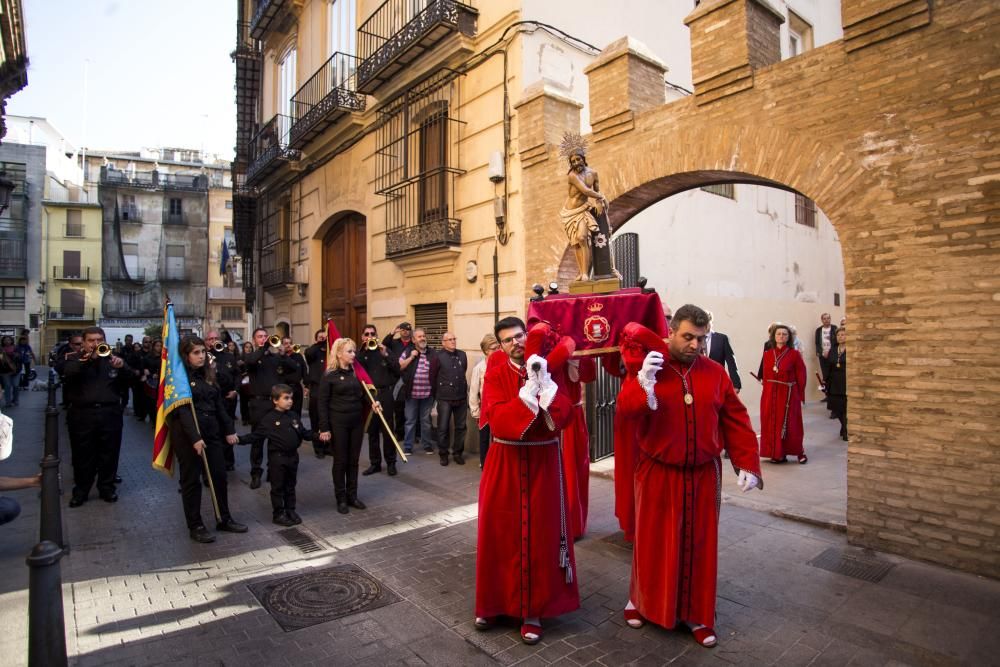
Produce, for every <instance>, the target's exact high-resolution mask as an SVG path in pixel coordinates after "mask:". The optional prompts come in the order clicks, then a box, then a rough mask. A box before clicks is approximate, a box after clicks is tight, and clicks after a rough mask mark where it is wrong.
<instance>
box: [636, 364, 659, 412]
mask: <svg viewBox="0 0 1000 667" xmlns="http://www.w3.org/2000/svg"><path fill="white" fill-rule="evenodd" d="M662 369H663V354H662V353H661V352H657V351H655V350H652V351H650V352H649V353H648V354H647V355H646V358H645V359H644V360H643V362H642V368H640V369H639V373H638V375H637V376H636V379H637V380H638V381H639V386H640V387H642V388H643V389H644V390H646V404H647V405H648V406H649V409H650V410H655V409H656V393H655V392H654V391H653V387H654V385H655V384H656V374H657V373H659V372H660V371H661V370H662Z"/></svg>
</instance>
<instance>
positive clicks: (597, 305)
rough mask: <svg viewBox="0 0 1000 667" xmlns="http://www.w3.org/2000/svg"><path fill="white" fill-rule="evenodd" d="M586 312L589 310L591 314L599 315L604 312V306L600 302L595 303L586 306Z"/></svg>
mask: <svg viewBox="0 0 1000 667" xmlns="http://www.w3.org/2000/svg"><path fill="white" fill-rule="evenodd" d="M587 310H589V311H590V312H592V313H599V312H601V311H602V310H604V304H603V303H601V302H600V301H595V302H594V303H592V304H590V305H589V306H587Z"/></svg>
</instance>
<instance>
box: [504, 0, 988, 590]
mask: <svg viewBox="0 0 1000 667" xmlns="http://www.w3.org/2000/svg"><path fill="white" fill-rule="evenodd" d="M747 2H749V0H738V1H734V2H718V3H703V4H702V7H700V8H699V9H697V10H695V12H693V13H692V15H691V16H689V19H688V21H689V25H690V27H691V31H692V58H693V67H694V72H695V85H696V93H697V94H696V95H695V96H692V97H688V98H685V99H683V100H679V101H677V102H674V103H672V104H669V105H664V106H658V107H656V108H654V109H648V110H645V111H638V112H635V113H634V117H633V121H632V123H631V126H630V127H627V128H624V129H621V131H618V132H617V133H616V134H614V135H613V136H607V137H603V138H601V140H600V141H594V142H593V146H592V150H591V153H590V155H589V156H588V159H589V162H590V164H591V165H592V166H594V167H595V168H596V169H597V170H598V171H599V173H600V180H601V184H602V188H603V189H604V191H605V192H607V193H608V194H609V198H610V199H611V200H612V204H611V206H612V208H611V218H612V221H613V224H614V225H615V226H619V225H620V224H622V223H623V222H624V221H625V220H627V219H628V218H629V217H630V216H631V215H632V214H633V213H634V212H635V211H638V210H641V209H642V208H644V207H645V206H648V205H649V204H651V203H653V202H655V201H657V200H659V199H661V198H663V197H665V196H669V195H670V194H673V193H674V192H678V191H680V190H682V189H685V188H686V187H690V186H691V184H692V183H695V184H697V182H698V180H699V179H701V180H708V178H709V177H710V176H718V175H719V174H730V175H733V176H734V177H739V178H741V179H743V180H747V181H751V182H758V183H764V184H767V183H778V184H783V185H785V186H790V187H792V188H795V189H796V190H798V191H800V192H802V193H804V194H806V195H807V196H809V197H811V198H813V199H814V200H816V202H817V203H818V205H819V206H820V207H821V208H822V209H823V210H824V211H825V212H826V213H827V215H828V216H829V217H830V219H831V220H832V222H833V224H834V225H835V226H836V228H837V231H838V233H839V236H840V241H841V243H842V247H843V252H844V265H845V275H846V282H847V313H848V315H847V318H848V322H849V325H848V329H849V340H850V346H851V365H850V374H849V378H848V381H849V397H850V408H849V413H850V414H849V419H850V422H851V432H852V437H851V443H850V445H849V455H848V509H847V520H848V535H849V537H850V540H851V541H852V542H853V543H854V544H858V545H864V546H870V547H874V548H878V549H883V550H887V551H895V552H898V553H903V554H906V555H907V556H910V557H915V558H922V559H925V560H929V561H934V562H938V563H943V564H945V565H949V566H953V567H958V568H961V569H965V570H968V571H971V572H977V573H982V574H986V575H990V576H994V577H997V576H1000V539H998V531H1000V440H998V436H997V435H996V434H997V433H1000V408H998V406H1000V357H998V356H997V355H996V353H995V347H996V345H997V343H998V342H1000V144H998V137H1000V113H998V112H997V109H998V108H1000V107H998V101H1000V67H998V61H997V54H996V44H997V43H1000V6H997V5H996V4H995V3H982V2H977V1H975V0H964V1H962V0H955V1H953V2H949V3H937V4H936V6H935V11H934V14H933V17H930V16H929V14H928V13H926V12H924V11H923V10H924V9H926V3H923V2H909V3H902V2H892V1H891V0H884V2H882V3H881V4H880V7H881V6H882V5H885V6H886V7H888V9H887V10H886V9H884V8H883V10H881V12H875V13H871V12H868V11H867V10H866V9H865V7H867V6H870V5H872V4H873V3H872V2H871V1H870V0H869V1H862V0H843V5H844V11H843V15H844V16H845V40H847V41H840V42H835V43H832V44H828V45H826V46H823V47H821V48H819V49H815V50H813V51H810V52H808V53H806V54H804V55H802V56H799V57H797V58H794V59H790V60H787V61H784V62H781V63H777V64H775V65H772V66H770V67H766V68H762V69H757V70H756V71H753V72H752V75H748V76H746V77H744V78H743V83H742V84H741V85H740V86H736V87H733V86H727V87H725V90H724V94H720V88H719V86H714V87H712V86H710V87H707V88H706V87H705V85H704V84H705V82H706V81H711V80H712V79H713V78H717V77H719V76H720V72H724V71H725V69H726V67H727V65H726V60H725V59H726V58H730V61H731V60H732V58H734V57H739V58H742V57H744V54H745V53H746V49H747V44H748V41H747V35H746V34H741V33H740V31H735V32H734V31H733V30H732V29H731V26H729V24H728V23H727V24H726V26H722V27H719V26H717V27H716V29H715V30H714V31H708V30H707V29H706V26H705V25H704V24H702V23H701V21H700V20H699V19H698V16H701V17H704V18H703V19H702V20H707V21H715V22H716V23H717V22H718V20H719V19H720V18H721V19H726V17H727V16H728V13H732V14H733V16H734V17H736V16H738V14H739V12H745V11H746V3H747ZM706 4H708V5H709V6H708V7H707V8H706V7H705V5H706ZM715 5H719V8H716V9H714V10H713V9H712V8H713V6H715ZM886 12H888V13H886ZM696 15H697V16H696ZM846 17H851V20H853V21H855V24H856V25H855V27H854V28H853V31H854V32H853V33H851V36H850V39H848V37H847V35H848V32H849V31H848V30H847V27H848V26H847V25H846V21H847V19H846ZM692 18H694V20H692ZM746 25H747V23H746V22H745V21H744V22H743V23H742V26H744V27H743V28H741V29H740V30H741V31H745V29H746V28H745V26H746ZM713 35H714V36H713ZM716 40H718V41H716ZM731 40H736V41H735V42H732V41H731ZM727 54H728V55H727ZM706 58H707V59H714V60H712V62H710V63H708V64H706V62H705V59H706ZM747 62H749V61H747ZM747 66H748V67H749V64H748V65H747ZM699 81H700V82H701V83H700V84H699ZM609 86H610V88H609ZM614 86H615V84H614V83H613V81H609V80H599V77H594V78H593V79H592V80H591V95H592V96H593V95H605V96H614V95H616V94H621V89H620V88H619V89H616V88H615V87H614ZM602 87H603V88H602ZM619 108H630V107H629V103H628V100H625V101H624V103H622V104H620V105H619ZM565 110H566V109H565V106H564V107H563V109H562V113H561V115H560V116H559V118H558V123H559V124H561V125H563V124H565V123H566V122H567V118H566V114H565ZM519 113H520V110H519ZM536 122H537V121H536ZM542 122H548V118H547V117H543V121H542ZM546 142H547V143H546V144H543V145H542V146H539V147H536V150H535V152H534V154H533V156H532V161H531V162H530V164H529V163H522V166H523V167H524V174H523V199H522V202H523V203H522V206H523V210H522V216H523V219H524V220H525V227H526V230H525V231H526V234H527V236H528V238H531V239H532V242H531V243H529V244H527V253H526V259H525V262H526V266H525V275H526V276H530V277H531V282H534V281H535V280H539V279H541V278H542V277H543V276H544V277H545V280H550V279H552V278H555V276H556V274H557V271H558V267H559V264H560V260H561V259H562V258H563V255H564V252H565V249H566V243H565V237H563V236H562V230H561V228H560V227H559V225H558V211H559V208H560V207H561V205H562V203H563V200H564V198H565V194H566V188H565V173H566V165H565V162H564V161H563V160H562V159H561V158H559V157H558V156H557V155H556V153H555V146H554V145H553V144H552V142H551V141H550V140H548V139H547V140H546ZM529 287H530V286H529V285H527V284H526V285H525V294H528V289H529Z"/></svg>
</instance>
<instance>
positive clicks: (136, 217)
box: [118, 204, 142, 223]
mask: <svg viewBox="0 0 1000 667" xmlns="http://www.w3.org/2000/svg"><path fill="white" fill-rule="evenodd" d="M118 218H119V219H120V220H121V221H122V222H132V223H140V222H142V214H141V213H140V212H139V207H138V206H135V205H134V204H132V205H128V204H127V205H125V206H122V207H120V208H119V209H118Z"/></svg>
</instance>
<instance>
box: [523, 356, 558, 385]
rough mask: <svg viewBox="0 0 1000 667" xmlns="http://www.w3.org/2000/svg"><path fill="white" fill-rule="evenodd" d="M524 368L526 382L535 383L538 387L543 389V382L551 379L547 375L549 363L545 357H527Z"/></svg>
mask: <svg viewBox="0 0 1000 667" xmlns="http://www.w3.org/2000/svg"><path fill="white" fill-rule="evenodd" d="M525 367H526V368H527V369H528V382H532V381H534V382H537V383H538V386H539V387H544V386H545V381H546V380H551V379H552V376H551V375H549V363H548V361H546V360H545V357H540V356H538V355H537V354H533V355H531V356H530V357H528V361H527V362H526V363H525Z"/></svg>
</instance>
